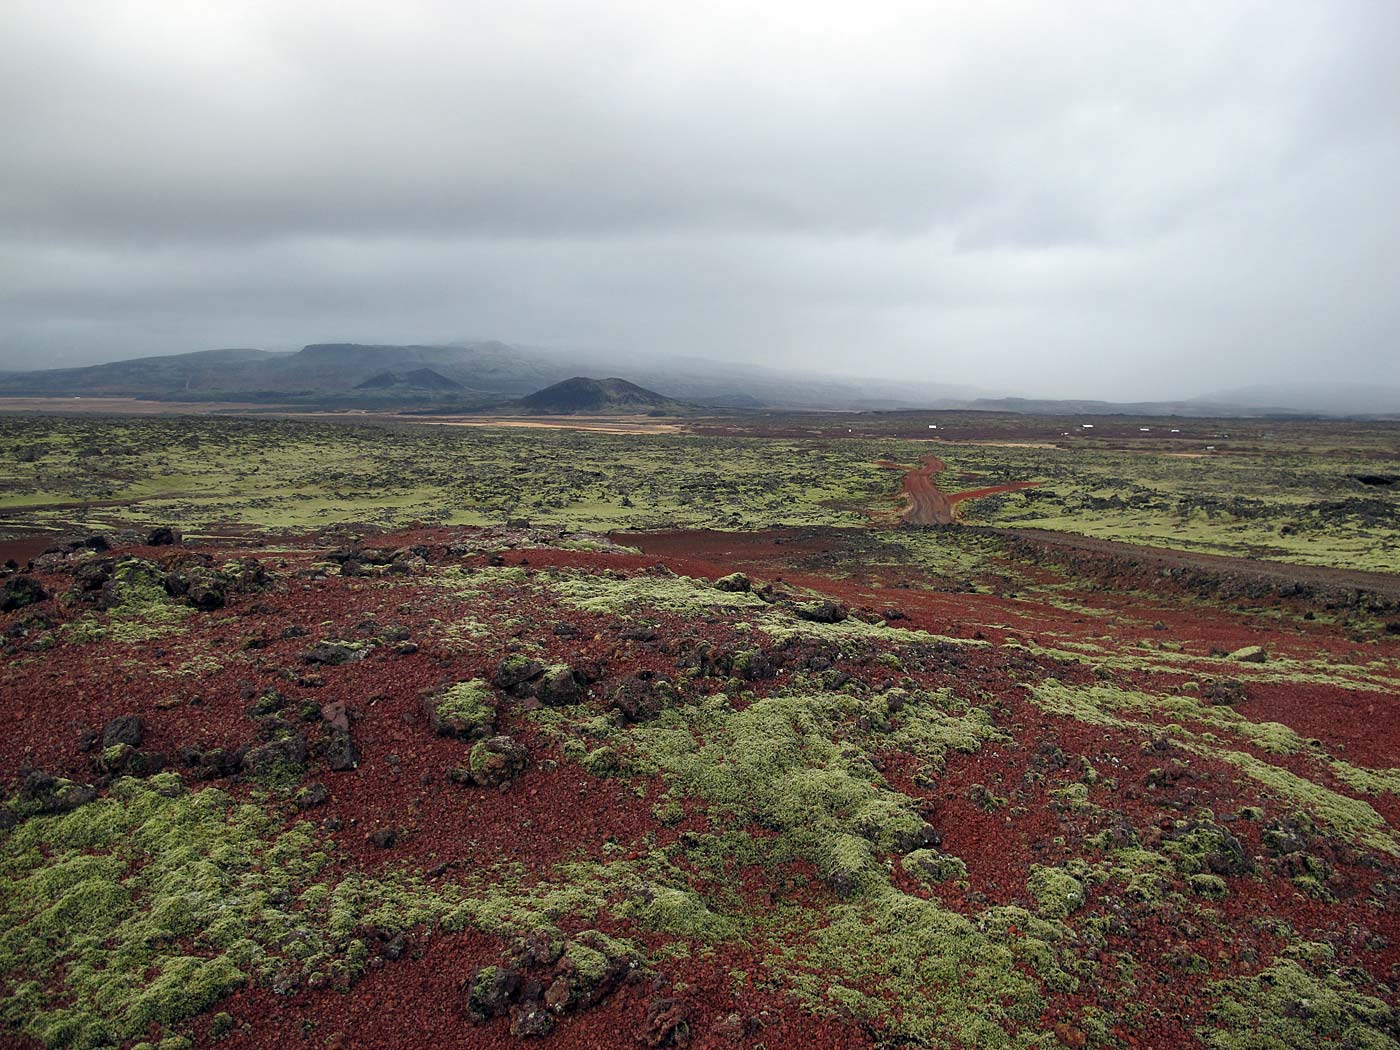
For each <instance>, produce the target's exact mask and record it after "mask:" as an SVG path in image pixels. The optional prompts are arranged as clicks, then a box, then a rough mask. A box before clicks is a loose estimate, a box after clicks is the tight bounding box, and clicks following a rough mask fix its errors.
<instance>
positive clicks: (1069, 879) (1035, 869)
mask: <svg viewBox="0 0 1400 1050" xmlns="http://www.w3.org/2000/svg"><path fill="white" fill-rule="evenodd" d="M1026 892H1027V893H1029V894H1030V895H1031V899H1032V900H1034V901H1035V906H1036V911H1037V912H1039V913H1040V914H1041V915H1042V916H1044V917H1045V918H1048V919H1063V918H1067V917H1068V916H1070V915H1072V914H1074V913H1075V912H1076V911H1078V910H1079V909H1080V908H1082V907H1084V902H1085V901H1086V900H1087V894H1086V893H1085V890H1084V883H1083V882H1082V881H1081V880H1080V879H1078V878H1076V877H1075V876H1074V875H1071V874H1070V873H1069V872H1067V871H1065V870H1064V869H1063V868H1047V867H1042V866H1041V865H1039V864H1035V865H1032V866H1031V873H1030V875H1029V876H1028V877H1027V879H1026Z"/></svg>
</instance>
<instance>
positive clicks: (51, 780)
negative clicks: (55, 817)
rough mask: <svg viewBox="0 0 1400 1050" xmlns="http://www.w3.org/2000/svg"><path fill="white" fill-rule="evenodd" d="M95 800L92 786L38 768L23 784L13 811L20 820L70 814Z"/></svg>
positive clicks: (95, 795)
mask: <svg viewBox="0 0 1400 1050" xmlns="http://www.w3.org/2000/svg"><path fill="white" fill-rule="evenodd" d="M96 797H97V789H96V788H95V787H93V786H92V785H91V784H78V783H75V782H74V781H72V780H68V779H67V778H65V777H55V776H51V775H50V774H48V773H45V772H44V771H43V770H38V769H36V770H34V771H32V772H30V773H29V774H28V775H27V776H26V777H25V778H24V782H23V783H22V784H20V788H19V795H18V796H17V797H16V799H15V802H14V811H15V814H16V816H18V817H19V818H20V819H24V818H26V817H30V816H39V815H43V816H49V815H52V814H56V813H69V812H71V811H73V810H75V809H77V808H78V807H79V806H83V805H86V804H87V803H89V802H91V801H92V800H93V799H95V798H96Z"/></svg>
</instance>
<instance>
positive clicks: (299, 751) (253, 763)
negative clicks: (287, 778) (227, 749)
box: [243, 733, 306, 777]
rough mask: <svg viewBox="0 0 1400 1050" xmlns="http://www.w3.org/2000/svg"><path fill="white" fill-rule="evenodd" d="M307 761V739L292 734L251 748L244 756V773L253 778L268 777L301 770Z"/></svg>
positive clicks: (297, 734)
mask: <svg viewBox="0 0 1400 1050" xmlns="http://www.w3.org/2000/svg"><path fill="white" fill-rule="evenodd" d="M305 761H306V738H305V737H304V736H302V735H301V734H300V733H291V734H288V735H287V736H284V737H282V738H281V739H280V740H273V741H271V742H269V743H266V744H260V745H258V746H257V747H252V748H249V749H248V751H247V752H246V753H245V754H244V756H243V771H244V772H245V773H247V774H248V775H249V776H253V777H268V776H276V775H278V774H281V773H284V772H287V771H289V770H296V769H299V768H300V766H301V765H302V764H303V763H304V762H305Z"/></svg>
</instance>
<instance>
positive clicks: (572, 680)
mask: <svg viewBox="0 0 1400 1050" xmlns="http://www.w3.org/2000/svg"><path fill="white" fill-rule="evenodd" d="M534 692H535V696H536V697H538V698H539V701H540V703H542V704H547V705H548V706H550V707H562V706H563V705H564V704H576V703H578V701H579V700H581V699H582V698H583V680H582V679H581V678H580V676H579V675H578V674H577V673H576V672H575V671H574V669H573V668H572V667H570V666H569V665H568V664H555V665H554V666H552V667H547V668H545V671H544V674H542V675H541V676H540V678H539V681H538V682H537V683H536V685H535V690H534Z"/></svg>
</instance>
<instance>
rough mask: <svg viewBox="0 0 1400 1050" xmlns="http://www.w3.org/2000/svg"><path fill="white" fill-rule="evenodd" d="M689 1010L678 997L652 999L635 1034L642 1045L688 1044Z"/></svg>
mask: <svg viewBox="0 0 1400 1050" xmlns="http://www.w3.org/2000/svg"><path fill="white" fill-rule="evenodd" d="M689 1018H690V1011H689V1010H688V1009H687V1007H686V1005H685V1004H684V1003H682V1002H681V1001H680V1000H678V999H665V998H663V999H653V1000H652V1001H651V1002H650V1003H649V1004H648V1005H647V1016H646V1021H645V1022H643V1024H642V1030H641V1032H640V1034H639V1035H638V1036H637V1038H638V1041H640V1042H641V1044H642V1045H643V1046H653V1047H660V1046H689V1045H690V1020H689Z"/></svg>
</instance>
